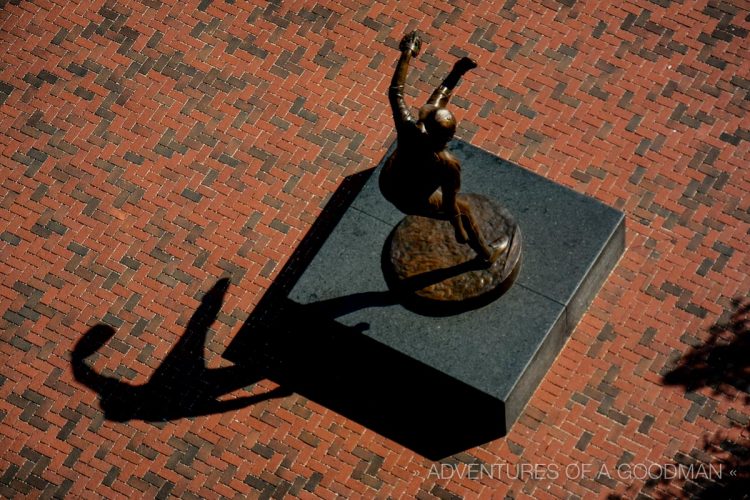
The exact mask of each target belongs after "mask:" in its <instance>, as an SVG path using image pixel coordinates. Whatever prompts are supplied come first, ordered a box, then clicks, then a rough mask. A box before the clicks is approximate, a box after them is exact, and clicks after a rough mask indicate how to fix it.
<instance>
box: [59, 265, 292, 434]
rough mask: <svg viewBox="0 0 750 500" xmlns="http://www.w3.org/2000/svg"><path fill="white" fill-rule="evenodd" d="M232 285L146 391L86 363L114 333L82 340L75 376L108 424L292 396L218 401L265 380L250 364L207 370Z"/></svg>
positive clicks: (107, 330) (222, 284)
mask: <svg viewBox="0 0 750 500" xmlns="http://www.w3.org/2000/svg"><path fill="white" fill-rule="evenodd" d="M228 285H229V280H228V279H221V280H219V281H218V282H217V283H216V285H214V287H213V288H211V290H209V291H208V292H207V293H206V295H205V296H204V297H203V299H202V301H201V305H200V306H199V307H198V309H197V310H196V312H195V313H194V314H193V316H192V317H191V318H190V321H189V322H188V325H187V328H186V329H185V333H184V334H183V335H182V337H181V338H180V339H179V340H178V342H177V344H175V346H174V347H173V348H172V350H171V351H170V352H169V354H167V356H166V358H165V359H164V361H163V362H162V364H161V365H160V366H159V367H158V368H157V369H156V371H155V372H154V373H153V375H152V376H151V378H150V379H149V380H148V382H146V383H145V384H143V385H131V384H129V383H127V382H122V381H121V380H119V379H117V378H115V377H111V376H107V375H103V374H100V373H97V372H95V371H94V370H93V369H92V368H91V367H90V366H89V365H88V364H87V363H86V361H85V360H86V358H87V357H89V356H91V355H93V354H94V353H95V352H96V351H97V350H98V349H99V348H101V347H102V346H103V345H104V344H105V343H106V342H107V341H108V340H109V339H111V338H112V336H113V335H114V334H115V330H114V329H113V328H112V327H110V326H108V325H101V324H100V325H97V326H94V327H93V328H91V329H90V330H89V331H87V332H86V333H85V334H84V335H83V337H81V339H80V340H79V341H78V342H77V343H76V345H75V347H74V348H73V353H72V365H73V375H74V377H75V379H76V380H77V381H78V382H80V383H82V384H84V385H86V386H88V387H89V388H90V389H92V390H94V391H95V392H97V393H98V394H99V396H100V398H101V408H102V410H103V411H104V416H105V418H107V419H110V420H115V421H119V422H125V421H128V420H131V419H140V420H146V421H164V420H172V419H177V418H182V417H191V416H198V415H208V414H213V413H221V412H226V411H230V410H237V409H240V408H244V407H246V406H249V405H252V404H254V403H258V402H260V401H264V400H266V399H270V398H273V397H283V396H286V395H288V394H290V393H289V392H288V391H287V390H286V389H284V388H282V387H279V388H277V389H274V390H272V391H269V392H267V393H265V394H259V395H253V396H243V397H238V398H235V399H226V400H219V398H221V397H222V396H224V395H227V394H229V393H231V392H233V391H235V390H237V389H240V388H242V387H246V386H248V385H250V384H253V383H255V382H258V381H260V380H262V379H264V378H265V377H264V376H262V374H261V373H260V372H259V371H257V370H254V369H252V368H251V367H249V366H247V365H246V364H245V365H243V366H229V367H224V368H216V369H209V368H206V364H205V360H204V357H203V350H204V346H205V341H206V334H207V332H208V329H209V327H210V326H211V324H212V323H213V322H214V321H215V319H216V315H217V314H218V312H219V309H220V308H221V304H222V302H223V298H224V294H225V293H226V290H227V287H228Z"/></svg>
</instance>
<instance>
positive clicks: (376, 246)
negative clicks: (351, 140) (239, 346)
mask: <svg viewBox="0 0 750 500" xmlns="http://www.w3.org/2000/svg"><path fill="white" fill-rule="evenodd" d="M451 150H452V151H453V153H454V154H455V155H456V157H457V158H458V159H459V160H460V162H461V165H462V181H463V182H462V191H463V192H474V193H479V194H483V195H486V196H488V197H493V198H495V199H497V200H499V201H500V203H502V204H503V205H504V206H505V207H506V208H508V210H510V211H511V212H512V213H513V214H514V215H515V217H516V219H517V221H518V223H519V226H520V228H521V230H522V231H523V236H524V244H523V245H524V248H523V252H524V255H523V261H522V263H521V269H520V272H519V274H518V277H517V278H516V281H515V284H514V285H513V286H512V287H511V288H510V290H508V291H507V292H506V293H505V294H504V295H503V296H502V297H500V298H499V299H497V300H495V301H494V302H491V303H490V304H488V305H485V306H483V307H480V308H478V309H474V310H470V311H466V312H462V313H460V314H452V315H440V314H435V315H432V316H428V315H424V314H423V313H422V314H420V313H417V312H413V311H412V310H410V309H408V308H406V307H404V306H403V305H402V304H401V303H399V302H398V300H397V299H396V297H395V296H394V295H393V294H392V293H391V292H390V291H389V290H388V287H387V285H386V282H385V279H384V277H383V270H382V267H381V260H382V252H383V247H384V244H385V242H386V240H387V239H388V235H389V234H390V233H391V231H392V230H393V228H394V227H395V226H396V225H397V224H398V222H399V221H400V220H401V219H402V218H403V217H404V215H403V214H402V213H400V212H399V211H398V210H396V209H395V208H393V207H392V206H391V205H390V204H389V203H388V202H387V201H386V200H384V199H383V197H382V195H381V194H380V192H379V190H378V174H379V168H380V166H382V162H381V165H380V166H379V167H378V169H376V171H375V173H374V175H372V176H371V177H370V178H369V180H367V182H366V183H365V184H364V186H363V187H362V189H361V191H360V192H359V193H358V195H356V197H354V199H353V202H352V203H351V206H349V207H348V208H346V209H345V211H344V212H343V214H338V215H339V216H340V217H341V218H340V220H339V221H338V223H337V224H335V226H334V227H333V229H332V231H331V232H330V235H329V236H328V237H327V239H325V241H324V243H322V246H320V248H319V250H317V252H316V253H315V255H314V257H313V258H312V259H311V260H310V261H309V264H306V266H305V267H304V269H301V270H300V273H301V275H300V274H298V276H295V280H294V282H293V283H291V284H290V285H289V286H288V287H287V289H286V290H285V291H284V293H283V294H281V295H285V298H284V302H285V304H286V309H285V312H284V313H283V314H282V316H283V318H282V320H283V321H285V322H286V326H285V328H284V329H283V330H284V331H285V332H286V333H283V334H282V333H276V334H274V335H275V337H274V338H275V339H276V342H277V343H278V342H282V343H283V344H284V345H286V346H291V345H294V346H296V347H295V348H294V349H295V350H294V354H291V355H290V354H288V353H287V354H284V353H283V349H282V352H281V353H280V352H279V350H278V349H277V350H276V351H275V352H274V356H276V357H281V358H284V357H286V358H288V359H289V360H291V361H288V362H287V363H286V365H287V366H288V367H290V368H288V369H286V370H285V369H276V370H275V371H274V374H275V375H276V378H277V379H278V380H280V381H281V382H282V383H288V384H290V385H291V386H292V387H291V388H292V389H293V390H297V391H300V392H301V393H302V394H303V395H306V396H307V397H309V398H311V399H317V400H318V402H320V403H321V404H323V405H326V406H328V407H329V408H331V409H333V410H334V411H339V412H341V413H343V414H345V415H346V416H348V417H350V418H353V419H355V420H358V421H360V422H361V423H363V424H364V425H366V426H368V427H369V428H371V429H373V430H375V431H376V432H380V433H381V434H383V435H385V436H386V437H390V438H392V439H394V440H396V441H399V442H401V444H403V445H406V446H409V447H411V448H412V449H415V451H417V452H420V453H422V454H424V455H426V456H429V457H430V458H441V457H443V456H446V455H448V454H453V453H456V452H460V451H463V450H464V449H467V448H469V447H471V446H475V445H479V444H482V443H484V442H487V441H489V440H491V439H494V438H496V437H500V436H502V435H504V434H505V433H506V432H507V430H508V429H509V428H510V426H511V425H512V424H513V422H514V421H515V420H516V418H517V417H518V416H519V414H520V413H521V411H522V410H523V408H524V406H525V404H526V402H527V401H528V400H529V398H530V397H531V395H532V393H533V392H534V390H535V388H536V387H537V385H538V384H539V382H540V380H541V379H542V377H543V376H544V374H545V373H546V372H547V370H548V368H549V367H550V365H551V363H552V362H553V360H554V359H555V357H556V356H557V354H558V353H559V351H560V349H561V348H562V346H563V344H564V342H565V339H566V338H567V336H568V335H569V334H570V332H571V331H572V330H573V328H574V327H575V325H576V324H577V323H578V321H579V320H580V318H581V316H582V315H583V313H584V312H585V311H586V309H587V307H588V305H589V304H590V302H591V300H592V299H593V297H594V296H595V294H596V293H597V291H598V290H599V288H600V286H601V284H602V283H603V282H604V280H605V279H606V277H607V276H608V274H609V273H610V271H611V270H612V268H613V267H614V266H615V264H616V263H617V261H618V259H619V257H620V255H621V254H622V252H623V249H624V239H625V238H624V234H625V224H624V217H623V214H622V213H621V212H619V211H617V210H615V209H613V208H610V207H608V206H606V205H604V204H602V203H600V202H599V201H597V200H594V199H592V198H589V197H586V196H583V195H581V194H578V193H576V192H575V191H572V190H571V189H568V188H565V187H563V186H560V185H557V184H555V183H553V182H551V181H549V180H547V179H545V178H543V177H541V176H538V175H536V174H534V173H531V172H529V171H527V170H525V169H523V168H520V167H518V166H516V165H513V164H512V163H509V162H506V161H504V160H501V159H500V158H498V157H496V156H493V155H491V154H489V153H487V152H484V151H482V150H480V149H478V148H475V147H473V146H471V145H469V144H467V143H464V142H460V141H454V142H453V143H451ZM287 293H288V295H287ZM278 331H281V330H278ZM291 331H293V332H294V333H289V332H291ZM280 338H284V339H285V340H283V341H279V339H280ZM331 365H333V366H331ZM301 367H304V368H301ZM292 373H293V374H294V375H290V374H292ZM323 373H325V375H322V374H323Z"/></svg>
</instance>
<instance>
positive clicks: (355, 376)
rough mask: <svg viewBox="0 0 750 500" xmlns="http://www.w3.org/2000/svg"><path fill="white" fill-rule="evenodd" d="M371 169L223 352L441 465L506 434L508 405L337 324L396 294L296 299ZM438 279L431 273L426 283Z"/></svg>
mask: <svg viewBox="0 0 750 500" xmlns="http://www.w3.org/2000/svg"><path fill="white" fill-rule="evenodd" d="M369 174H370V172H366V173H363V174H358V175H356V176H352V177H350V178H347V180H346V181H345V182H344V184H343V185H342V187H341V188H340V189H339V190H338V191H337V192H336V194H335V195H334V197H333V198H332V199H331V201H330V202H329V203H328V205H327V207H326V210H325V211H324V213H323V214H322V215H321V216H320V217H319V218H318V220H317V221H316V222H315V224H314V225H313V227H312V228H311V229H310V231H309V232H308V235H307V236H306V237H305V239H304V241H303V242H302V243H301V244H300V245H299V246H298V248H297V250H296V251H295V253H294V255H293V256H292V257H291V258H290V259H289V262H288V263H287V265H286V266H285V268H284V269H283V270H282V271H281V273H280V274H279V276H278V278H277V279H276V280H275V281H274V284H273V285H272V286H271V287H270V288H269V289H268V291H267V292H266V294H265V295H264V297H263V298H262V299H261V301H260V303H259V304H258V305H257V306H256V308H255V310H254V311H253V313H252V314H251V315H250V317H249V318H248V320H247V321H246V322H245V324H244V325H243V326H242V328H241V329H240V331H239V332H238V333H237V335H236V336H235V338H234V340H233V341H232V343H231V345H230V346H229V347H228V348H227V350H226V351H225V353H224V357H225V358H226V359H229V360H231V361H232V362H234V363H235V365H236V366H241V365H243V364H246V363H247V364H248V365H249V366H262V367H264V369H263V374H264V376H265V377H267V378H269V379H271V380H273V381H274V382H276V383H278V384H280V385H281V386H282V387H286V388H288V389H290V390H292V391H294V392H297V393H299V394H301V395H302V396H304V397H306V398H308V399H310V400H312V401H315V402H316V403H318V404H320V405H322V406H325V407H326V408H328V409H330V410H332V411H335V412H337V413H339V414H341V415H343V416H345V417H347V418H349V419H351V420H354V421H355V422H358V423H360V424H361V425H363V426H365V427H367V428H369V429H371V430H372V431H374V432H377V433H379V434H381V435H382V436H384V437H386V438H389V439H391V440H393V441H396V442H397V443H399V444H401V445H402V446H405V447H407V448H410V449H412V450H413V451H415V452H417V453H419V454H421V455H423V456H425V457H427V458H430V459H433V460H439V459H442V458H445V457H447V456H450V455H453V454H455V453H459V452H462V451H465V450H467V449H469V448H471V447H474V446H477V445H481V444H484V443H486V442H488V441H491V440H493V439H496V438H498V437H501V436H502V435H504V429H505V420H504V419H505V416H504V415H505V408H504V405H503V403H502V402H501V401H499V400H497V399H495V398H493V397H491V396H489V395H487V394H485V393H483V392H481V391H479V390H477V389H474V388H472V387H470V386H468V385H466V384H464V383H462V382H459V381H458V380H456V379H454V378H452V377H449V376H447V375H445V374H443V373H441V372H439V371H438V370H436V369H434V368H431V367H429V366H427V365H424V364H422V363H420V362H418V361H416V360H414V359H412V358H410V357H408V356H405V355H404V354H401V353H399V352H397V351H395V350H393V349H391V348H390V347H387V346H385V345H383V344H381V343H379V342H377V341H375V340H373V339H372V338H370V337H368V336H366V335H363V334H362V330H364V329H367V328H368V326H369V325H367V324H358V325H355V326H354V327H347V326H344V325H342V324H340V323H339V322H337V321H335V318H336V317H339V316H341V315H344V314H346V313H348V312H351V311H354V310H358V309H362V308H370V307H383V306H388V305H392V304H395V303H396V302H397V301H398V298H397V297H396V296H394V295H393V294H392V293H391V292H390V291H387V290H385V291H371V292H362V293H357V294H353V295H349V296H344V297H338V298H335V299H330V300H325V301H320V302H317V303H312V304H307V305H300V304H298V303H295V302H294V301H292V300H290V299H289V298H288V295H289V292H290V290H291V289H292V288H293V286H294V284H295V283H296V281H297V280H298V279H299V277H300V275H301V273H302V272H303V271H304V269H305V268H306V266H307V265H308V264H309V262H310V261H311V260H312V258H313V257H314V256H315V254H316V252H317V251H318V250H319V249H320V247H321V245H322V244H323V242H324V241H325V239H326V237H327V236H328V234H330V231H331V230H332V229H333V227H335V225H336V223H337V222H338V220H339V219H340V217H341V214H343V212H344V211H345V210H346V208H347V207H348V204H349V203H350V202H351V200H352V199H353V197H354V196H356V194H357V192H358V188H360V187H361V186H362V185H363V184H364V182H365V181H366V180H367V177H368V176H369ZM428 278H431V277H428Z"/></svg>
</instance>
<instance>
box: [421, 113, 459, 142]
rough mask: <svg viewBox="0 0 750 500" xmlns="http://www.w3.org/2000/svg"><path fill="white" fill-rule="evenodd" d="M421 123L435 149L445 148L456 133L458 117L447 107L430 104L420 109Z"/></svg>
mask: <svg viewBox="0 0 750 500" xmlns="http://www.w3.org/2000/svg"><path fill="white" fill-rule="evenodd" d="M419 124H421V125H422V126H423V127H424V131H425V132H426V133H427V136H428V137H429V141H430V143H431V144H432V146H433V147H434V148H435V149H443V148H444V147H445V145H446V144H448V141H450V140H451V139H452V138H453V135H454V134H455V133H456V118H455V116H453V113H451V112H450V111H448V110H447V109H446V108H440V107H438V106H435V105H432V104H428V105H426V106H422V108H420V110H419Z"/></svg>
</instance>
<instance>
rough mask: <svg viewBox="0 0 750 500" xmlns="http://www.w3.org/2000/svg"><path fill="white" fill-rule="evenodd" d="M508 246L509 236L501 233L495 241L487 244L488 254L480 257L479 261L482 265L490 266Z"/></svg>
mask: <svg viewBox="0 0 750 500" xmlns="http://www.w3.org/2000/svg"><path fill="white" fill-rule="evenodd" d="M509 247H510V238H508V236H507V235H505V234H504V235H502V236H500V237H499V238H498V239H496V240H495V241H493V242H492V243H490V244H489V249H490V252H491V253H490V254H489V256H486V257H480V260H481V263H482V265H483V266H484V267H490V266H492V264H494V263H495V261H497V259H499V258H500V256H501V255H502V254H504V253H505V252H507V251H508V249H509Z"/></svg>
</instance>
